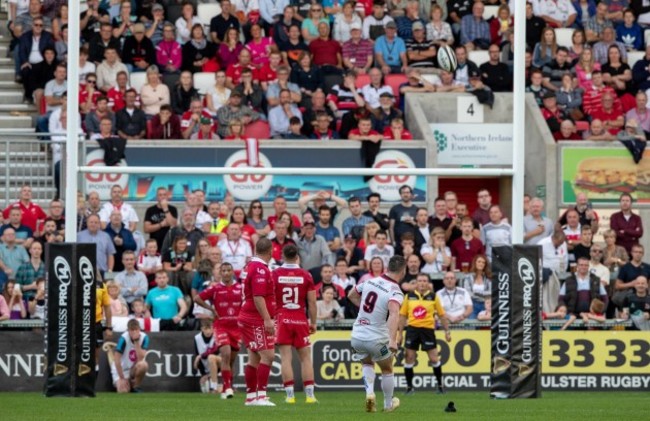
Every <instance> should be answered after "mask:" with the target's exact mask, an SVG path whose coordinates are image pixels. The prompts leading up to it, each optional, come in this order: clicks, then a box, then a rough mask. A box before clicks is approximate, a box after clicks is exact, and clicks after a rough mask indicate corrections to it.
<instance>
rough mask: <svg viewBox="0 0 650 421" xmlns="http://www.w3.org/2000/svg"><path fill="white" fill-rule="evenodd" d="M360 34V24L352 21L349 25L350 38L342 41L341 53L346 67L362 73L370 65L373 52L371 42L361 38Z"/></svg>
mask: <svg viewBox="0 0 650 421" xmlns="http://www.w3.org/2000/svg"><path fill="white" fill-rule="evenodd" d="M361 34H362V32H361V25H360V24H358V23H353V24H352V26H351V27H350V39H349V40H348V41H346V42H344V43H343V47H342V49H341V55H342V56H343V64H344V65H345V67H346V68H347V69H350V70H355V71H357V72H358V73H361V74H364V73H368V70H370V68H371V67H372V63H373V58H374V53H373V49H372V48H373V47H372V42H371V41H370V40H367V39H364V38H362V37H361Z"/></svg>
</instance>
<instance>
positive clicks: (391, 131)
mask: <svg viewBox="0 0 650 421" xmlns="http://www.w3.org/2000/svg"><path fill="white" fill-rule="evenodd" d="M383 134H384V139H386V140H413V135H412V134H411V132H409V131H408V130H406V129H405V128H404V120H402V119H401V118H399V117H396V118H394V119H392V120H391V121H390V126H388V127H386V128H385V129H384V133H383Z"/></svg>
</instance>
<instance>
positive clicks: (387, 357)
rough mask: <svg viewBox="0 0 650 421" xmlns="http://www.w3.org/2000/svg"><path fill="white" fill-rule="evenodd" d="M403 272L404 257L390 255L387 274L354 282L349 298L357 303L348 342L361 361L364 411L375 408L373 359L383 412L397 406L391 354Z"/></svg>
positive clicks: (374, 409)
mask: <svg viewBox="0 0 650 421" xmlns="http://www.w3.org/2000/svg"><path fill="white" fill-rule="evenodd" d="M404 275H406V261H405V260H404V258H403V257H402V256H393V257H391V258H390V261H389V262H388V272H386V274H384V275H382V276H379V277H377V278H373V279H370V280H367V281H366V282H363V283H361V284H357V285H356V286H355V287H354V288H352V289H351V290H350V293H349V294H348V298H349V299H350V301H352V302H353V303H354V304H356V305H357V306H359V315H358V316H357V320H356V321H355V322H354V325H353V327H352V340H351V342H352V343H351V345H352V349H354V351H355V353H356V354H357V355H358V356H359V358H360V359H361V362H362V363H363V381H364V385H365V388H366V411H367V412H375V411H376V410H377V409H376V404H375V363H377V365H379V368H380V369H381V373H382V377H381V389H382V391H383V392H384V412H392V411H394V410H395V409H397V407H399V399H398V398H396V397H393V390H394V389H395V380H394V378H393V355H394V354H395V353H396V352H397V343H398V342H397V327H398V323H399V309H400V307H401V305H402V301H403V300H404V294H402V290H401V289H400V287H399V283H400V282H401V280H402V279H403V278H404Z"/></svg>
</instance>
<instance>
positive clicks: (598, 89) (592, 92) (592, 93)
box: [582, 70, 621, 115]
mask: <svg viewBox="0 0 650 421" xmlns="http://www.w3.org/2000/svg"><path fill="white" fill-rule="evenodd" d="M591 85H592V86H591V89H587V90H586V91H585V93H584V94H583V95H582V109H583V110H584V112H585V114H588V115H590V114H591V113H593V112H594V111H595V110H597V109H599V108H600V107H601V105H602V99H603V94H604V93H605V92H610V93H611V94H612V95H614V108H617V109H619V108H621V103H620V101H619V100H618V97H617V96H616V91H614V89H613V88H611V87H609V86H606V85H605V82H604V81H603V74H602V72H601V71H600V70H595V71H594V72H592V74H591Z"/></svg>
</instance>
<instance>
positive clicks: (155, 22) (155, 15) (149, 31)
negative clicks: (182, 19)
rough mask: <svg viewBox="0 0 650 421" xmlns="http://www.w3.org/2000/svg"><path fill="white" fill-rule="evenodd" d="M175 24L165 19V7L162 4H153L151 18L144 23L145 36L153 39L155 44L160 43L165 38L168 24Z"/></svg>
mask: <svg viewBox="0 0 650 421" xmlns="http://www.w3.org/2000/svg"><path fill="white" fill-rule="evenodd" d="M168 23H169V24H170V25H172V27H173V26H174V25H173V24H172V23H171V22H167V21H165V8H164V7H162V5H161V4H158V3H154V4H153V5H151V19H150V20H147V21H146V22H145V24H144V27H145V30H146V31H145V36H146V37H147V38H149V39H150V40H151V42H152V43H153V45H158V43H160V41H162V39H163V36H164V34H163V32H164V30H165V25H166V24H168Z"/></svg>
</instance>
